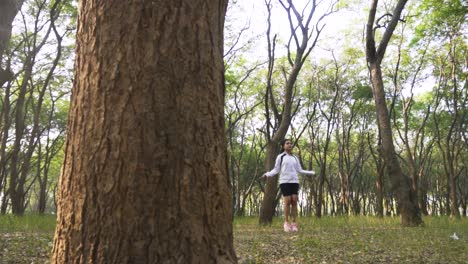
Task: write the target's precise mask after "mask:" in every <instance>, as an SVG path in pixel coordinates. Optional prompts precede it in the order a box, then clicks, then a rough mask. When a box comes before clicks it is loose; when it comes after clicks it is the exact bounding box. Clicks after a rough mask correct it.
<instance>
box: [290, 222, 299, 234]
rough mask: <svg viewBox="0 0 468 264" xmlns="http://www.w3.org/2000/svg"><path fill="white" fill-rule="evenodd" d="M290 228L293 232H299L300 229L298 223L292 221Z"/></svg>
mask: <svg viewBox="0 0 468 264" xmlns="http://www.w3.org/2000/svg"><path fill="white" fill-rule="evenodd" d="M289 229H290V230H291V231H293V232H297V231H299V228H298V227H297V224H296V223H292V224H291V225H290V227H289Z"/></svg>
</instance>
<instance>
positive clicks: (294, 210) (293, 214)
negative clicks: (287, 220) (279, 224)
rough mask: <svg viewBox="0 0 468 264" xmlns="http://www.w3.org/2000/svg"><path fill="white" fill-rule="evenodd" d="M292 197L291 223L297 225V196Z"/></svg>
mask: <svg viewBox="0 0 468 264" xmlns="http://www.w3.org/2000/svg"><path fill="white" fill-rule="evenodd" d="M290 197H291V201H290V203H291V222H293V223H295V222H296V217H297V199H298V197H297V194H293V195H291V196H290Z"/></svg>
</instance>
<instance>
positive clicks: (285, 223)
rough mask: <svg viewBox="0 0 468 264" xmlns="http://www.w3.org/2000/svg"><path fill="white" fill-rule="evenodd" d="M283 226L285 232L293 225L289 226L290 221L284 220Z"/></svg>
mask: <svg viewBox="0 0 468 264" xmlns="http://www.w3.org/2000/svg"><path fill="white" fill-rule="evenodd" d="M283 228H284V232H289V231H291V227H290V226H289V224H288V222H284V224H283Z"/></svg>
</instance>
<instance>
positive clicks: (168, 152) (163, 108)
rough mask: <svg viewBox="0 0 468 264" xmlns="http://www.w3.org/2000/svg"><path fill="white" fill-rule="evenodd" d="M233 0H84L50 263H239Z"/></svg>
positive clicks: (80, 17)
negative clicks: (228, 44) (230, 132)
mask: <svg viewBox="0 0 468 264" xmlns="http://www.w3.org/2000/svg"><path fill="white" fill-rule="evenodd" d="M226 7H227V0H220V1H206V0H177V1H136V0H134V1H126V2H118V3H117V2H116V1H107V0H106V1H104V0H89V1H81V4H80V15H79V24H78V31H77V34H78V36H77V57H76V64H75V67H76V76H75V83H74V87H73V92H72V101H71V106H70V114H69V126H68V127H69V131H68V139H67V143H66V150H65V160H64V168H63V173H62V176H61V182H60V188H61V189H60V191H59V201H58V217H57V229H56V233H55V241H54V247H53V256H52V261H51V262H52V263H234V262H235V261H236V257H235V253H234V249H233V237H232V224H231V220H232V218H231V217H232V216H231V215H232V211H231V200H230V190H229V182H228V181H229V179H228V176H227V163H226V142H225V134H224V124H223V122H224V121H223V104H224V77H223V59H222V57H223V26H224V25H223V24H224V16H225V12H226Z"/></svg>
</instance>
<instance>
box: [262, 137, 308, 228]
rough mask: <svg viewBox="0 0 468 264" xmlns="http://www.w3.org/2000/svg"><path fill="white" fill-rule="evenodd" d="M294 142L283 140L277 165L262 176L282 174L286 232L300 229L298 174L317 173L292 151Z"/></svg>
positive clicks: (280, 178) (281, 184) (281, 186)
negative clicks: (302, 162)
mask: <svg viewBox="0 0 468 264" xmlns="http://www.w3.org/2000/svg"><path fill="white" fill-rule="evenodd" d="M292 149H293V144H292V141H291V140H290V139H285V140H283V141H282V142H281V153H280V154H279V155H278V157H276V162H275V167H274V168H273V169H272V170H271V171H269V172H266V173H265V174H264V175H263V176H262V177H263V178H264V179H266V177H272V176H275V175H276V174H278V173H279V174H280V177H279V183H280V189H281V193H282V195H283V210H284V224H283V228H284V231H285V232H289V231H295V232H297V231H299V228H298V227H297V223H296V217H297V195H298V193H299V177H298V174H299V173H300V174H306V175H315V172H314V171H312V170H310V171H308V170H303V169H302V167H301V164H300V162H299V160H298V159H297V158H296V157H295V156H294V155H293V154H292V153H291V152H292ZM290 213H291V223H290V222H289V214H290Z"/></svg>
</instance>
